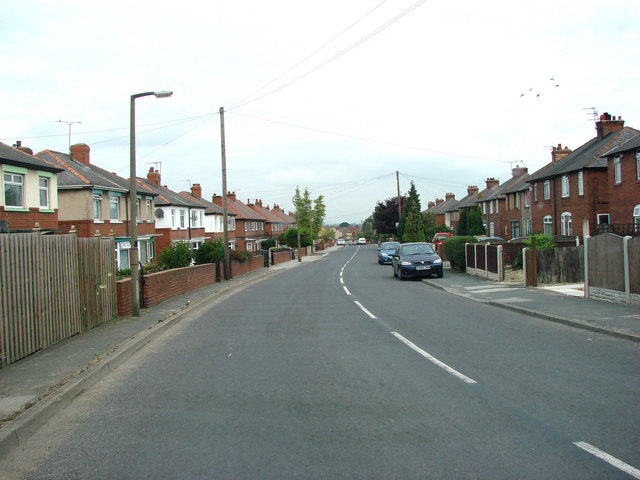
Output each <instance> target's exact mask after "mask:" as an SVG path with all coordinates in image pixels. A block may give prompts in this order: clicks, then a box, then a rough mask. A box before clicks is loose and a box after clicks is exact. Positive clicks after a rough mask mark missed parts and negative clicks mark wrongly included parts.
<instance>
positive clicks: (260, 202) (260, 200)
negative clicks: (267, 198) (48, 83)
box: [255, 198, 262, 208]
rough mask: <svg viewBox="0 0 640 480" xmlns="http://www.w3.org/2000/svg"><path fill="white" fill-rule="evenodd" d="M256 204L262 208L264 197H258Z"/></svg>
mask: <svg viewBox="0 0 640 480" xmlns="http://www.w3.org/2000/svg"><path fill="white" fill-rule="evenodd" d="M255 206H256V207H260V208H262V199H257V198H256V202H255Z"/></svg>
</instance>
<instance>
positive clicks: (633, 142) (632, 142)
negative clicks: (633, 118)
mask: <svg viewBox="0 0 640 480" xmlns="http://www.w3.org/2000/svg"><path fill="white" fill-rule="evenodd" d="M637 148H640V132H637V133H636V134H635V135H634V136H632V137H630V138H629V139H627V140H625V141H624V142H622V143H621V144H620V145H618V146H617V147H614V148H612V149H611V150H609V151H607V152H605V153H603V154H602V156H603V157H606V156H608V155H614V154H616V153H622V152H627V151H629V150H635V149H637Z"/></svg>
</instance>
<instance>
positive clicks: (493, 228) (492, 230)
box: [489, 222, 496, 237]
mask: <svg viewBox="0 0 640 480" xmlns="http://www.w3.org/2000/svg"><path fill="white" fill-rule="evenodd" d="M489 236H490V237H495V236H496V225H495V223H493V222H490V223H489Z"/></svg>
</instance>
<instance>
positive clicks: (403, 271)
mask: <svg viewBox="0 0 640 480" xmlns="http://www.w3.org/2000/svg"><path fill="white" fill-rule="evenodd" d="M391 265H392V267H393V276H394V277H398V278H399V279H400V280H404V279H405V278H409V277H431V276H433V275H436V276H437V277H442V259H441V258H440V257H439V256H438V254H437V253H436V251H435V250H434V249H433V247H432V246H431V245H430V244H428V243H426V242H415V243H403V244H400V245H399V246H398V248H396V251H395V252H394V253H393V255H391Z"/></svg>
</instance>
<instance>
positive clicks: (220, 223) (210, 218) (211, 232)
mask: <svg viewBox="0 0 640 480" xmlns="http://www.w3.org/2000/svg"><path fill="white" fill-rule="evenodd" d="M180 195H183V196H186V197H187V198H189V199H191V200H192V201H194V202H196V203H198V204H200V205H202V206H203V207H204V208H205V212H204V233H205V236H206V238H207V240H209V239H216V238H220V239H222V238H224V211H223V210H222V207H219V206H218V205H216V204H215V203H213V202H210V201H209V200H205V199H204V198H202V187H201V186H200V184H199V183H194V184H193V185H191V192H180ZM227 222H228V227H227V234H228V237H229V248H230V249H232V250H234V249H235V246H236V218H235V214H234V213H232V212H227Z"/></svg>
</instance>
